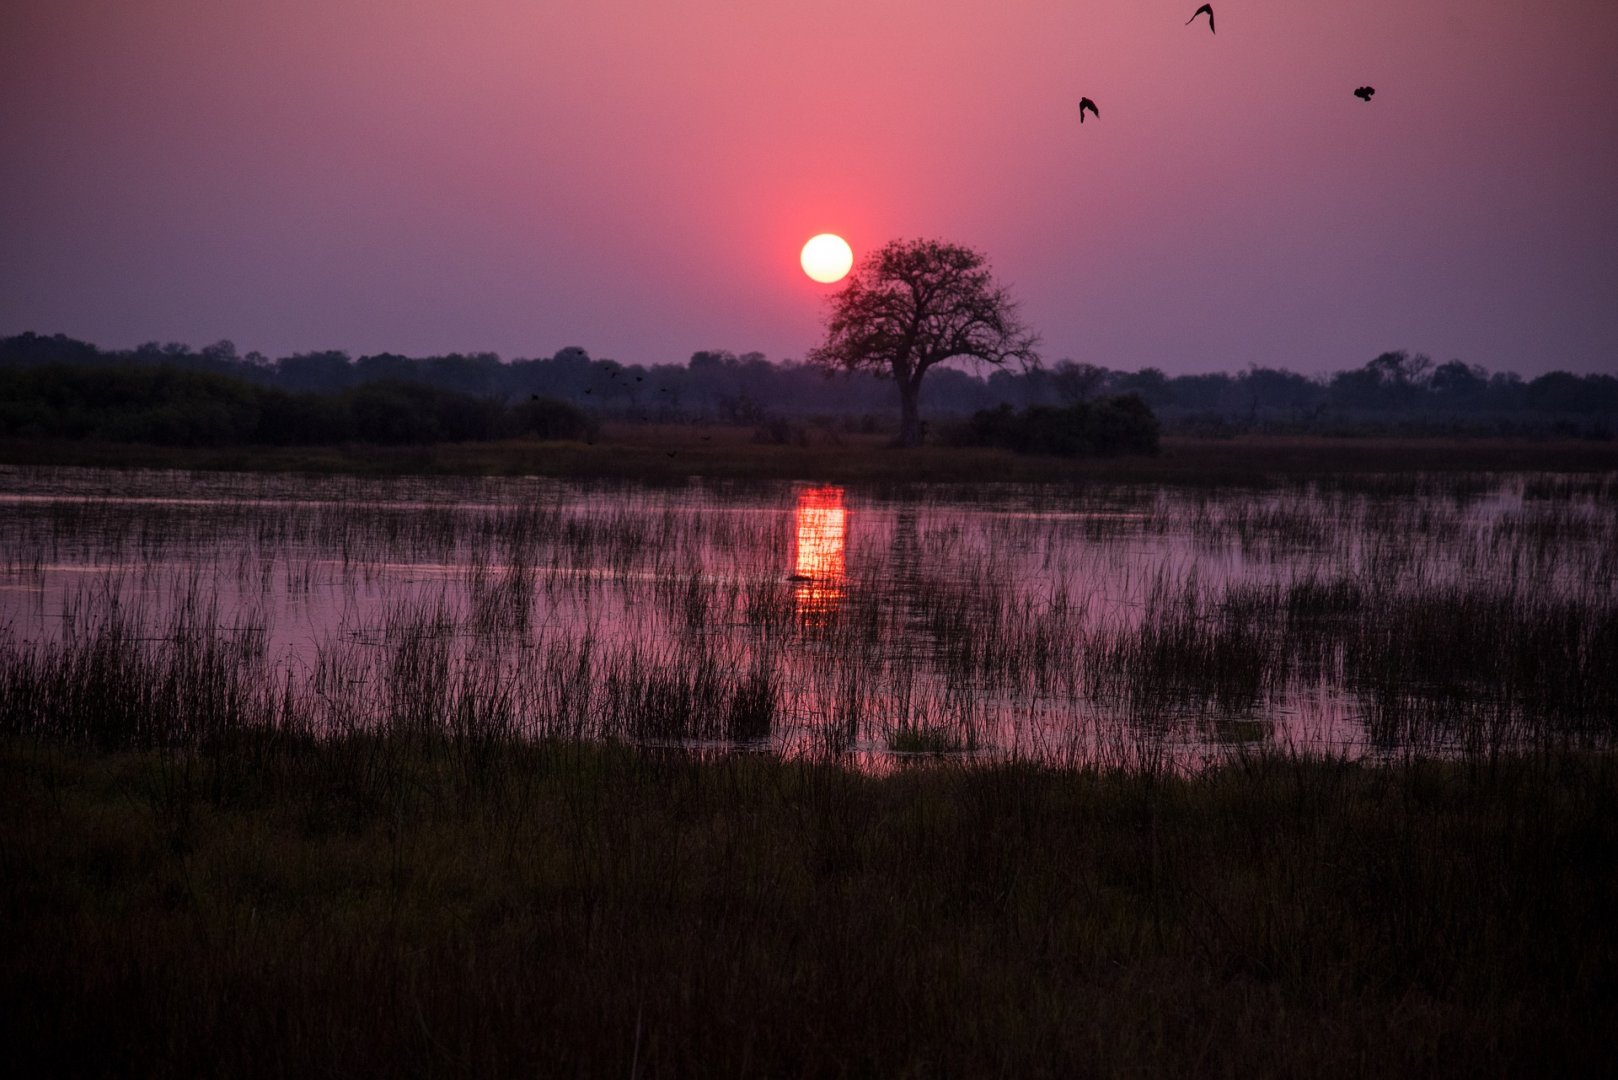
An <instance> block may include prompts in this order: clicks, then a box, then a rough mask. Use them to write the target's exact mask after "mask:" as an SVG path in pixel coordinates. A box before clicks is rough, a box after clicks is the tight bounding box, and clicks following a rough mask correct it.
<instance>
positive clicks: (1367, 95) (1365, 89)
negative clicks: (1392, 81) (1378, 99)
mask: <svg viewBox="0 0 1618 1080" xmlns="http://www.w3.org/2000/svg"><path fill="white" fill-rule="evenodd" d="M1374 93H1376V87H1374V86H1362V87H1360V88H1359V89H1358V90H1356V91H1354V96H1355V97H1357V98H1359V99H1360V100H1361V101H1370V100H1371V95H1372V94H1374Z"/></svg>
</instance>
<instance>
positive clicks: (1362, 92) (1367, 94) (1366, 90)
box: [1079, 4, 1376, 124]
mask: <svg viewBox="0 0 1618 1080" xmlns="http://www.w3.org/2000/svg"><path fill="white" fill-rule="evenodd" d="M1202 15H1206V16H1208V33H1210V34H1212V33H1215V32H1216V31H1215V30H1214V12H1213V5H1212V4H1203V5H1202V6H1201V7H1199V8H1197V10H1195V11H1193V12H1192V13H1191V17H1190V18H1189V19H1187V20H1186V21H1185V24H1186V25H1187V26H1190V25H1191V24H1192V23H1194V22H1196V21H1197V18H1198V17H1199V16H1202ZM1374 93H1376V87H1374V86H1361V87H1358V88H1356V89H1355V91H1354V96H1355V97H1357V98H1359V99H1360V100H1361V101H1370V100H1371V95H1372V94H1374ZM1086 110H1089V113H1090V115H1091V116H1094V117H1095V118H1096V119H1097V120H1099V119H1101V110H1100V109H1098V108H1096V103H1095V102H1093V101H1091V100H1090V99H1089V98H1087V97H1081V98H1080V99H1079V123H1081V124H1082V123H1084V113H1085V111H1086Z"/></svg>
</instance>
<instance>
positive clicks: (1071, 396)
mask: <svg viewBox="0 0 1618 1080" xmlns="http://www.w3.org/2000/svg"><path fill="white" fill-rule="evenodd" d="M1107 374H1108V372H1107V369H1106V368H1104V367H1098V366H1096V365H1095V364H1075V363H1074V362H1073V361H1071V360H1062V361H1059V362H1058V363H1057V365H1056V370H1055V371H1053V372H1052V373H1051V383H1052V385H1054V386H1055V387H1056V396H1057V397H1059V398H1061V399H1062V402H1063V403H1064V404H1067V405H1071V404H1073V403H1074V402H1076V401H1089V400H1090V399H1091V398H1093V397H1095V396H1096V395H1097V394H1098V393H1100V392H1101V388H1102V386H1104V385H1106V382H1107Z"/></svg>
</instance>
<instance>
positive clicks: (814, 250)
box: [798, 232, 854, 285]
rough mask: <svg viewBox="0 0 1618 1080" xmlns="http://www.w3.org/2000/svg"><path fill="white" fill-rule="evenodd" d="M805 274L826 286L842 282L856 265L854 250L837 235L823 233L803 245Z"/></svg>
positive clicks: (801, 256)
mask: <svg viewBox="0 0 1618 1080" xmlns="http://www.w3.org/2000/svg"><path fill="white" fill-rule="evenodd" d="M798 261H799V262H801V263H802V264H803V272H804V273H806V274H808V275H809V276H810V277H812V278H814V279H815V280H816V281H818V282H821V283H822V284H825V285H830V284H831V283H832V282H834V281H841V280H842V279H843V278H844V277H846V276H847V274H848V271H849V269H850V268H851V267H853V265H854V249H853V248H851V247H849V246H848V241H847V240H844V239H843V238H842V237H841V236H838V235H837V234H836V233H829V232H828V233H821V234H820V235H819V236H815V237H811V238H810V240H809V242H808V243H807V244H805V245H803V254H802V255H800V256H798Z"/></svg>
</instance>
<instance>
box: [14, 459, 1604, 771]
mask: <svg viewBox="0 0 1618 1080" xmlns="http://www.w3.org/2000/svg"><path fill="white" fill-rule="evenodd" d="M0 522H3V523H0V675H3V677H4V678H5V679H6V680H7V683H6V686H7V693H8V703H7V705H6V708H7V710H8V711H9V713H10V715H9V716H8V718H7V727H10V728H17V727H23V728H26V727H28V726H30V725H33V726H41V725H44V726H48V725H50V724H52V723H56V724H60V723H62V722H63V721H62V720H61V717H62V716H63V715H65V714H63V713H62V710H61V708H60V707H58V704H52V702H53V701H56V699H54V698H52V697H51V694H52V693H55V694H57V695H58V697H59V698H60V697H62V696H63V695H67V696H71V695H72V694H73V693H77V692H80V691H79V690H78V689H75V687H82V686H85V685H90V684H94V683H95V682H96V680H97V679H100V680H101V681H103V682H106V681H108V680H109V678H111V679H112V681H113V682H114V683H116V682H117V681H118V680H119V679H125V680H127V681H128V682H129V683H130V687H131V693H132V694H134V692H135V684H140V685H142V686H145V685H146V683H148V682H149V683H151V686H148V687H147V688H146V689H145V690H142V691H141V694H144V695H145V696H144V697H142V698H141V702H142V704H141V705H140V707H141V708H144V709H146V710H147V712H148V713H149V714H150V715H149V716H146V717H145V718H142V717H139V716H135V717H134V718H133V719H130V718H129V716H131V715H133V714H132V713H128V710H126V714H128V715H126V719H125V721H120V722H128V723H133V724H136V725H137V726H138V725H140V724H149V725H151V734H152V736H153V737H174V736H178V735H183V734H185V733H186V732H192V731H202V730H205V729H208V728H209V726H210V725H212V726H214V727H217V726H218V725H220V724H222V723H275V724H284V725H289V726H297V727H304V728H308V729H311V730H314V731H317V732H318V731H348V730H353V729H355V728H364V727H369V726H375V725H392V726H399V725H408V726H415V727H421V728H424V729H434V728H441V729H445V730H453V731H459V732H468V731H474V730H479V729H487V730H498V731H501V732H512V733H520V734H529V735H534V736H543V735H565V736H570V737H586V738H615V739H627V740H633V741H639V742H646V743H654V744H668V743H678V744H682V745H695V746H700V747H712V748H726V747H746V748H752V749H760V750H763V749H768V750H773V751H775V752H779V753H783V754H802V753H815V754H821V753H830V754H837V755H843V756H846V757H848V758H850V759H851V760H854V761H856V762H859V763H863V764H865V765H867V766H870V767H884V766H885V765H886V764H890V763H892V762H894V761H898V760H905V755H907V754H918V753H929V754H938V753H943V754H958V755H986V754H1007V753H1015V754H1023V755H1028V756H1035V757H1042V758H1050V759H1055V760H1060V761H1063V762H1085V763H1089V762H1093V763H1097V764H1114V763H1124V764H1128V763H1130V762H1134V761H1139V760H1143V759H1146V758H1152V759H1156V760H1166V761H1169V762H1172V763H1174V764H1176V765H1179V766H1185V767H1195V766H1197V765H1198V764H1201V763H1205V762H1209V761H1217V760H1222V759H1224V758H1226V757H1228V756H1230V755H1232V754H1240V753H1248V752H1251V751H1253V750H1254V749H1256V748H1265V747H1275V748H1281V749H1285V750H1289V751H1294V752H1301V753H1324V754H1334V755H1346V756H1355V757H1357V756H1366V755H1370V756H1391V755H1400V754H1405V753H1411V752H1438V753H1450V752H1462V751H1468V750H1477V749H1496V748H1504V747H1510V746H1514V745H1521V744H1524V743H1530V742H1535V741H1542V740H1545V739H1552V738H1554V739H1558V740H1576V741H1579V742H1582V743H1588V744H1605V743H1608V742H1610V739H1611V736H1612V734H1613V732H1614V730H1615V728H1618V673H1615V670H1614V669H1615V666H1618V586H1615V579H1618V481H1615V480H1614V479H1613V478H1611V477H1606V478H1603V477H1588V476H1584V477H1580V476H1573V477H1568V476H1557V477H1551V476H1538V475H1510V476H1500V475H1493V476H1490V477H1488V478H1484V479H1479V478H1476V477H1472V478H1467V477H1459V478H1457V477H1445V478H1438V477H1434V478H1431V479H1427V480H1424V479H1421V478H1417V479H1415V480H1412V479H1410V478H1409V477H1402V478H1399V479H1397V480H1393V479H1390V480H1388V481H1387V482H1386V483H1381V482H1378V481H1377V480H1376V478H1369V479H1367V480H1365V481H1364V482H1362V483H1359V484H1357V485H1356V486H1355V488H1354V489H1353V490H1344V489H1341V488H1334V489H1323V488H1318V487H1314V486H1297V487H1288V488H1282V489H1278V490H1264V491H1254V490H1225V491H1206V490H1194V489H1170V488H1152V487H1146V488H1127V487H1100V486H1091V487H1087V488H1084V489H1068V488H1056V487H1031V486H1030V487H1022V486H1011V485H980V486H971V487H963V486H938V487H926V486H920V487H910V488H907V489H905V490H904V492H903V493H902V494H900V495H897V496H896V495H893V494H891V493H886V492H879V491H865V490H862V489H847V490H845V489H842V488H836V487H826V486H815V485H809V484H751V485H735V484H717V483H706V484H705V483H699V482H696V481H693V482H692V483H691V484H690V485H688V486H685V487H681V488H677V489H650V488H641V487H632V486H623V485H617V486H603V485H584V484H571V483H566V482H558V481H554V480H542V479H482V478H451V479H420V478H406V479H382V480H378V479H357V478H331V477H301V476H287V475H233V474H192V473H166V472H155V471H137V472H122V471H120V472H112V471H98V470H88V469H46V468H35V469H28V468H13V469H6V470H3V471H0ZM109 658H110V659H109ZM98 665H99V666H98ZM109 672H124V673H125V674H123V675H118V676H116V678H112V677H111V676H109V675H108V673H109ZM52 679H55V680H56V683H59V684H60V686H58V688H57V689H56V690H51V689H50V686H51V685H55V684H53V683H52V682H51V680H52ZM142 680H145V682H143V681H142ZM153 687H155V689H153ZM105 692H106V693H115V692H116V686H115V687H114V688H113V690H110V691H105ZM63 700H65V698H63ZM53 710H54V711H53ZM52 717H55V718H56V719H52Z"/></svg>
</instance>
